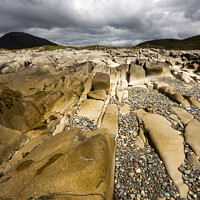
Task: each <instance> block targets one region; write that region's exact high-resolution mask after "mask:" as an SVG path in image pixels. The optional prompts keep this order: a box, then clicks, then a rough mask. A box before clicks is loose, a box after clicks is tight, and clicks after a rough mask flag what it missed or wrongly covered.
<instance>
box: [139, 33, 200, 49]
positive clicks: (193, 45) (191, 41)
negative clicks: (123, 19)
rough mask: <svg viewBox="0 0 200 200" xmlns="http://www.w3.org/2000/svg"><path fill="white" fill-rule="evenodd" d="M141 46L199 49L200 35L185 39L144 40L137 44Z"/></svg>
mask: <svg viewBox="0 0 200 200" xmlns="http://www.w3.org/2000/svg"><path fill="white" fill-rule="evenodd" d="M137 47H140V48H162V49H174V50H197V49H200V35H198V36H194V37H190V38H187V39H184V40H177V39H161V40H151V41H146V42H142V43H140V44H138V45H137Z"/></svg>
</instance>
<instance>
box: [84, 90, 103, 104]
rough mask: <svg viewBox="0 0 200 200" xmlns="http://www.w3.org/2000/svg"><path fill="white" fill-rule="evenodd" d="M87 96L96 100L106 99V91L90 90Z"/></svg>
mask: <svg viewBox="0 0 200 200" xmlns="http://www.w3.org/2000/svg"><path fill="white" fill-rule="evenodd" d="M87 95H88V97H90V98H92V99H97V100H103V101H105V100H106V91H105V90H96V91H90V92H89V93H88V94H87Z"/></svg>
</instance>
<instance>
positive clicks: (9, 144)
mask: <svg viewBox="0 0 200 200" xmlns="http://www.w3.org/2000/svg"><path fill="white" fill-rule="evenodd" d="M21 141H22V133H21V132H19V131H16V130H13V129H10V128H7V127H4V126H2V125H0V144H1V145H0V164H1V163H2V162H3V161H4V160H6V159H8V158H9V157H10V156H11V155H12V153H13V152H14V151H16V150H18V149H19V146H20V143H21Z"/></svg>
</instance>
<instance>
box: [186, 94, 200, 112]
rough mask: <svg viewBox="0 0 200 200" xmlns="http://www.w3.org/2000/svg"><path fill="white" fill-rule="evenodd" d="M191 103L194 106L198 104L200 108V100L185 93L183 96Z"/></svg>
mask: <svg viewBox="0 0 200 200" xmlns="http://www.w3.org/2000/svg"><path fill="white" fill-rule="evenodd" d="M183 97H184V98H185V99H186V100H187V101H188V102H189V103H191V104H192V105H193V106H196V107H197V108H199V109H200V102H199V101H198V100H196V99H195V98H194V97H191V96H188V95H184V96H183Z"/></svg>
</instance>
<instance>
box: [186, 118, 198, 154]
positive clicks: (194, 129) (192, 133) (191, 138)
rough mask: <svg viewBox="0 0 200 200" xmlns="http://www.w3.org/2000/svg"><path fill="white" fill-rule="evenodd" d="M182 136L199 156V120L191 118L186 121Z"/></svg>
mask: <svg viewBox="0 0 200 200" xmlns="http://www.w3.org/2000/svg"><path fill="white" fill-rule="evenodd" d="M184 136H185V141H186V143H187V144H189V145H190V146H191V147H192V149H193V150H194V152H195V153H196V154H197V155H198V156H200V122H199V121H198V120H197V119H193V120H192V121H190V122H189V123H188V125H187V126H186V128H185V134H184Z"/></svg>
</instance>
